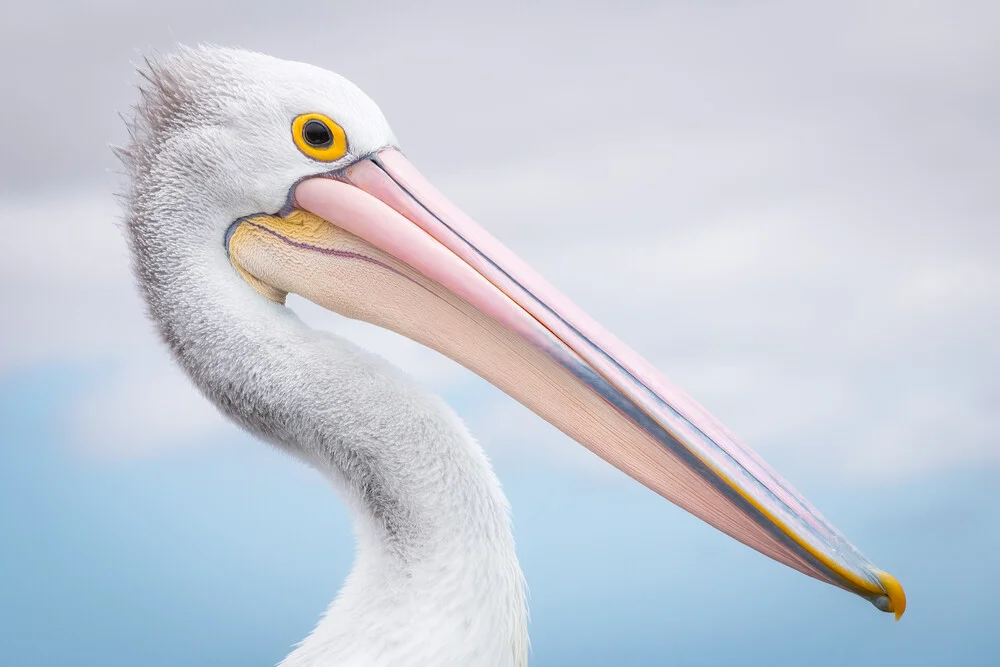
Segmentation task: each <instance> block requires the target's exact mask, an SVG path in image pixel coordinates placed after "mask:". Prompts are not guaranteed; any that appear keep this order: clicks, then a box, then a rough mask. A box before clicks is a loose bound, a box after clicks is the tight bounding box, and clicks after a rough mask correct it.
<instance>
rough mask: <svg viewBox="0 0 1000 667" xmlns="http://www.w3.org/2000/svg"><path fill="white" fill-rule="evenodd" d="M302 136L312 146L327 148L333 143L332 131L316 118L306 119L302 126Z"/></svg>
mask: <svg viewBox="0 0 1000 667" xmlns="http://www.w3.org/2000/svg"><path fill="white" fill-rule="evenodd" d="M302 138H303V139H305V140H306V143H307V144H309V145H310V146H312V147H313V148H329V147H330V146H332V145H333V133H332V132H330V128H328V127H327V126H326V123H324V122H322V121H318V120H310V121H306V124H305V125H303V126H302Z"/></svg>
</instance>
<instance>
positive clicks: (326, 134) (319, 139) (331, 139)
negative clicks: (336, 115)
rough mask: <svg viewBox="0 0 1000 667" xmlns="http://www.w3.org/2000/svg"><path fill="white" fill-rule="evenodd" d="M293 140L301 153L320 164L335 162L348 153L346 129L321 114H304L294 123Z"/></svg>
mask: <svg viewBox="0 0 1000 667" xmlns="http://www.w3.org/2000/svg"><path fill="white" fill-rule="evenodd" d="M292 140H293V141H294V142H295V145H296V146H297V147H298V149H299V150H300V151H302V152H303V153H304V154H305V155H307V156H308V157H311V158H312V159H314V160H319V161H320V162H333V161H334V160H339V159H340V158H342V157H344V155H345V154H346V153H347V135H346V134H344V128H342V127H341V126H340V125H337V124H336V123H335V122H333V121H332V120H330V119H329V118H327V117H326V116H324V115H323V114H321V113H304V114H302V115H300V116H297V117H296V118H295V120H293V121H292Z"/></svg>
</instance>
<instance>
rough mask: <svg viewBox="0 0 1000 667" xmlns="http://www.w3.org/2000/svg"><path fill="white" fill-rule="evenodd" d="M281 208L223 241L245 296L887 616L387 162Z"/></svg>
mask: <svg viewBox="0 0 1000 667" xmlns="http://www.w3.org/2000/svg"><path fill="white" fill-rule="evenodd" d="M293 199H294V204H295V208H294V209H293V210H292V211H291V212H290V213H288V214H287V215H284V216H261V217H258V218H251V219H247V220H243V221H241V222H240V223H238V224H237V225H234V228H232V229H231V231H230V234H229V238H228V248H229V252H230V258H231V261H232V262H233V264H234V266H235V267H236V268H237V270H238V271H239V272H240V273H241V274H242V275H243V276H244V277H245V278H246V279H247V280H248V282H250V283H251V284H252V285H254V287H255V288H256V289H257V290H258V291H259V292H261V293H262V294H264V295H265V296H267V297H269V298H271V299H273V300H277V301H283V299H284V296H285V294H287V293H296V294H299V295H301V296H303V297H305V298H307V299H309V300H311V301H314V302H315V303H317V304H319V305H322V306H324V307H325V308H328V309H330V310H334V311H336V312H339V313H341V314H343V315H345V316H347V317H351V318H355V319H361V320H365V321H368V322H371V323H373V324H376V325H379V326H381V327H384V328H387V329H391V330H393V331H396V332H398V333H401V334H403V335H404V336H407V337H408V338H411V339H413V340H416V341H418V342H420V343H422V344H424V345H427V346H428V347H431V348H433V349H435V350H438V351H439V352H441V353H443V354H445V355H447V356H449V357H451V358H452V359H454V360H456V361H458V362H459V363H461V364H462V365H464V366H465V367H467V368H469V369H470V370H472V371H474V372H475V373H477V374H479V375H480V376H482V377H483V378H485V379H487V380H488V381H490V382H492V383H493V384H494V385H496V386H497V387H499V388H500V389H501V390H503V391H504V392H506V393H507V394H509V395H510V396H512V397H513V398H515V399H517V400H518V401H520V402H521V403H523V404H524V405H525V406H527V407H528V408H530V409H531V410H532V411H534V412H535V413H536V414H538V415H539V416H541V417H542V418H544V419H546V420H547V421H549V422H550V423H552V424H553V425H555V426H556V427H557V428H559V429H560V430H562V431H563V432H564V433H566V434H567V435H569V436H570V437H572V438H573V439H574V440H576V441H577V442H579V443H580V444H582V445H584V446H585V447H587V448H588V449H590V450H591V451H593V452H594V453H595V454H597V455H598V456H600V457H601V458H603V459H604V460H605V461H607V462H608V463H610V464H612V465H614V466H616V467H617V468H619V469H620V470H622V471H624V472H625V473H626V474H628V475H630V476H631V477H632V478H634V479H636V480H637V481H639V482H640V483H642V484H644V485H645V486H647V487H649V488H650V489H652V490H653V491H655V492H657V493H659V494H660V495H661V496H663V497H664V498H667V499H668V500H670V501H671V502H673V503H675V504H677V505H679V506H680V507H682V508H684V509H685V510H687V511H688V512H691V513H692V514H694V515H695V516H697V517H699V518H701V519H702V520H704V521H706V522H707V523H709V524H711V525H713V526H715V527H716V528H718V529H719V530H721V531H723V532H724V533H726V534H728V535H730V536H732V537H733V538H735V539H737V540H739V541H741V542H743V543H744V544H746V545H748V546H750V547H752V548H754V549H756V550H757V551H759V552H761V553H763V554H765V555H767V556H770V557H771V558H773V559H775V560H777V561H779V562H781V563H784V564H785V565H788V566H790V567H792V568H795V569H796V570H799V571H800V572H803V573H805V574H807V575H809V576H811V577H815V578H816V579H820V580H822V581H825V582H828V583H830V584H833V585H835V586H839V587H841V588H844V589H846V590H848V591H851V592H853V593H856V594H857V595H860V596H861V597H863V598H865V599H867V600H869V601H871V602H872V603H873V604H874V605H875V606H876V607H877V608H878V609H880V610H882V611H885V612H891V613H894V614H895V615H896V618H897V619H898V618H899V617H900V616H901V615H902V613H903V610H904V609H905V606H906V598H905V595H904V593H903V589H902V587H901V586H900V585H899V583H898V582H897V581H896V579H895V578H893V577H892V576H890V575H889V574H887V573H885V572H883V571H882V570H879V569H878V568H876V567H875V566H874V565H873V564H872V563H871V562H870V561H868V559H866V558H865V557H864V556H863V555H862V554H861V553H860V552H859V551H858V550H857V549H855V548H854V546H852V545H851V544H850V543H849V542H848V541H847V540H846V539H845V538H844V537H843V536H842V535H841V534H840V532H838V531H837V530H836V529H835V528H834V527H833V526H832V525H830V523H828V522H827V521H826V519H824V518H823V517H822V516H821V515H820V514H819V512H817V511H816V510H815V509H814V508H813V507H812V506H811V505H810V504H809V503H808V502H807V501H806V500H805V499H804V498H802V496H800V495H799V494H798V493H797V492H796V491H794V490H793V489H792V488H791V486H790V485H789V484H788V483H787V482H785V481H784V480H783V479H782V478H781V477H780V476H778V474H777V473H776V472H774V471H773V470H772V469H771V468H770V467H769V466H768V465H767V464H766V463H764V461H762V460H761V459H760V457H759V456H758V455H756V454H755V453H754V452H753V451H752V450H750V449H749V448H747V447H745V446H744V445H742V444H741V443H740V442H739V441H738V440H737V439H736V438H735V437H734V436H733V435H732V434H731V433H730V432H729V431H728V430H727V429H726V428H725V427H724V426H723V425H722V424H720V423H719V422H718V421H717V420H716V419H715V418H714V417H712V415H710V414H709V413H708V412H707V411H706V410H705V409H704V408H702V407H701V406H700V405H698V404H697V403H696V402H694V401H693V400H692V399H691V398H689V397H688V396H687V395H686V394H685V393H684V392H682V391H681V390H680V389H678V388H677V387H675V386H674V385H672V384H671V383H670V382H669V381H667V380H666V379H665V378H664V377H663V376H662V375H660V373H659V372H657V371H656V369H655V368H653V367H652V366H650V365H649V364H648V363H647V362H646V361H644V360H643V359H642V358H641V357H639V355H638V354H636V353H635V352H633V351H632V350H631V349H629V348H628V347H627V346H625V345H624V344H623V343H621V342H620V341H618V340H617V339H616V338H614V337H613V336H612V335H611V334H609V333H608V332H607V331H605V330H604V329H603V328H602V327H601V326H600V325H598V324H597V323H596V322H594V321H593V320H591V319H590V318H589V317H587V315H585V314H584V313H583V312H582V311H581V310H580V309H578V308H577V307H576V306H574V305H573V304H572V303H571V302H570V301H569V300H568V299H567V298H566V297H564V296H562V295H561V294H560V293H559V292H558V291H556V290H555V289H554V288H553V287H552V286H550V285H549V284H548V283H546V282H545V280H543V279H542V278H541V277H539V276H538V275H537V274H536V273H534V272H533V271H532V270H531V269H530V268H528V267H527V266H526V265H525V264H524V263H523V262H521V261H520V260H519V259H518V258H517V257H516V256H515V255H514V254H513V253H511V252H510V251H509V250H507V249H506V248H504V247H503V246H502V245H501V244H500V243H499V242H498V241H496V240H495V239H494V238H493V237H492V236H490V235H489V234H488V233H487V232H486V231H484V230H483V229H482V228H481V227H479V226H478V225H477V224H476V223H475V222H474V221H473V220H471V219H470V218H469V217H467V216H466V215H465V214H463V213H462V212H461V211H460V210H459V209H458V208H456V207H455V206H454V205H453V204H451V203H450V202H449V201H448V200H447V199H446V198H445V197H444V196H442V195H441V193H439V192H438V191H437V190H436V189H435V188H434V187H433V186H432V185H431V184H430V183H428V182H427V181H426V180H425V179H424V178H423V177H422V176H421V175H420V173H419V172H417V170H416V169H415V168H414V167H413V166H412V165H411V164H410V163H409V161H408V160H407V159H406V158H405V157H403V155H402V154H401V153H400V152H399V151H397V150H395V149H385V150H382V151H381V152H379V153H378V154H377V155H376V156H374V157H372V158H369V159H363V160H360V161H358V162H356V163H355V164H353V165H352V166H350V167H349V168H347V169H346V170H345V171H343V172H340V173H339V174H337V176H336V177H316V178H310V179H307V180H305V181H303V182H301V183H300V184H298V185H297V186H296V187H295V189H294V191H293ZM778 416H780V415H778Z"/></svg>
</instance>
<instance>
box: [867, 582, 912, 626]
mask: <svg viewBox="0 0 1000 667" xmlns="http://www.w3.org/2000/svg"><path fill="white" fill-rule="evenodd" d="M878 581H879V583H880V584H882V589H883V590H884V591H885V595H880V596H879V597H878V598H876V599H875V601H874V602H875V606H876V607H878V608H879V609H880V610H882V611H885V612H889V613H892V614H895V616H896V620H897V621H898V620H899V619H900V618H902V617H903V612H905V611H906V593H905V592H904V591H903V587H902V586H901V585H900V583H899V581H898V580H897V579H896V577H894V576H892V575H891V574H889V573H888V572H879V573H878Z"/></svg>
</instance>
